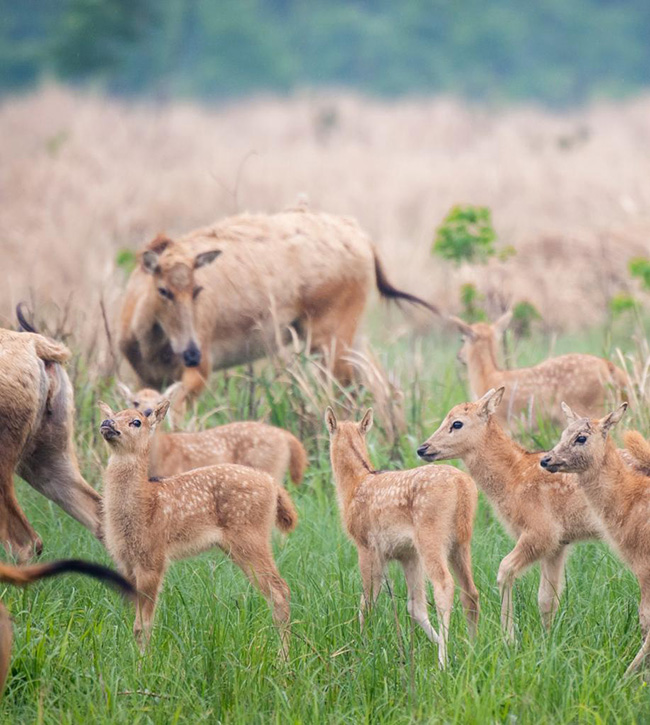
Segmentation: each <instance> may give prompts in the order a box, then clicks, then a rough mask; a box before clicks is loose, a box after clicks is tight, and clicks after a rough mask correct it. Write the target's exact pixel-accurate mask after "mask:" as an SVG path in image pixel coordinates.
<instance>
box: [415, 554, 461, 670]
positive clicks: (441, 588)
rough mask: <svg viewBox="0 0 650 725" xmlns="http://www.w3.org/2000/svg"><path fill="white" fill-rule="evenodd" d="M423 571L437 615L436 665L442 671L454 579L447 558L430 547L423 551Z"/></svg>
mask: <svg viewBox="0 0 650 725" xmlns="http://www.w3.org/2000/svg"><path fill="white" fill-rule="evenodd" d="M422 553H423V556H422V559H423V562H424V569H425V571H426V574H427V576H428V577H429V579H430V581H431V584H432V585H433V598H434V601H435V603H436V611H437V613H438V625H439V627H440V634H439V642H438V664H439V665H440V669H441V670H444V668H445V667H446V665H447V641H448V639H449V622H450V620H451V609H452V607H453V604H454V578H453V577H452V575H451V572H450V571H449V567H448V566H447V560H446V559H447V558H446V556H445V553H444V552H443V551H435V550H432V549H431V548H430V547H429V548H428V549H427V548H425V549H424V550H423V552H422Z"/></svg>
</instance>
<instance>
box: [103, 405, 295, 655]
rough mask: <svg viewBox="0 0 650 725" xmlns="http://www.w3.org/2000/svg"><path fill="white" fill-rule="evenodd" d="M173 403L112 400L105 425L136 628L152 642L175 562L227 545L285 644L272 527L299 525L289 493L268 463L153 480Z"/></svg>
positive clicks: (114, 521)
mask: <svg viewBox="0 0 650 725" xmlns="http://www.w3.org/2000/svg"><path fill="white" fill-rule="evenodd" d="M168 407H169V401H168V400H164V401H163V402H162V403H161V404H159V405H158V406H157V407H156V408H155V409H154V410H153V412H152V413H151V415H150V416H149V417H147V416H145V415H143V414H142V413H140V412H139V411H137V410H124V411H122V412H120V413H113V412H112V411H111V409H110V408H109V407H108V406H107V405H106V404H104V403H100V409H101V411H102V413H103V415H104V416H105V420H104V421H103V422H102V424H101V427H100V431H101V434H102V436H103V437H104V439H105V441H106V443H107V445H108V447H109V450H110V458H109V461H108V467H107V468H106V472H105V475H104V511H105V522H104V526H105V537H106V546H107V548H108V550H109V552H110V554H111V556H112V557H113V559H114V560H115V562H116V564H117V565H118V567H119V569H120V571H121V572H122V573H123V574H125V575H126V576H127V577H128V578H129V579H130V580H131V581H133V582H134V584H135V586H136V589H137V590H138V602H137V612H136V618H135V624H134V628H133V632H134V635H135V637H136V640H137V641H138V643H139V644H140V647H141V649H144V648H145V646H146V643H147V642H148V640H149V635H150V632H151V627H152V624H153V617H154V611H155V607H156V600H157V598H158V592H159V590H160V587H161V585H162V581H163V577H164V575H165V570H166V568H167V566H168V564H169V563H170V562H171V561H172V560H175V559H183V558H187V557H189V556H194V555H196V554H198V553H200V552H202V551H206V550H207V549H210V548H213V547H215V546H218V547H220V548H221V549H222V550H223V551H224V552H225V553H227V554H228V556H230V558H231V559H232V560H233V561H234V562H235V563H236V564H237V565H238V566H239V567H241V569H242V570H243V571H244V573H245V574H246V576H248V578H249V579H250V580H251V582H252V583H253V584H255V585H256V586H257V587H259V589H260V590H261V592H262V594H263V595H264V596H265V597H266V599H267V601H268V602H269V604H270V605H271V608H272V612H273V619H274V621H275V623H276V625H277V626H278V628H279V631H280V636H281V640H282V652H283V653H284V654H285V655H286V653H287V647H288V636H289V596H290V593H289V587H288V586H287V584H286V582H285V581H284V579H282V577H281V576H280V574H279V573H278V570H277V567H276V565H275V562H274V560H273V553H272V551H271V543H270V539H271V531H272V528H273V524H274V523H276V524H277V526H278V528H279V529H280V530H281V531H284V532H289V531H291V530H293V528H294V527H295V526H296V522H297V515H296V511H295V509H294V507H293V503H292V502H291V499H290V498H289V494H288V493H287V492H286V491H285V490H284V489H283V488H282V487H281V486H278V484H277V483H276V482H275V481H274V480H273V479H272V478H271V476H269V475H268V474H267V473H264V472H262V471H256V470H254V469H252V468H245V467H244V466H237V465H232V464H223V465H220V466H209V467H206V468H198V469H196V470H194V471H190V472H189V473H183V474H180V475H178V476H172V477H170V478H166V479H163V480H161V481H159V482H155V483H154V482H151V481H149V476H148V472H147V471H148V467H149V463H148V461H149V448H150V436H151V433H152V430H153V429H154V428H155V427H156V426H157V425H159V424H160V422H161V421H162V419H163V418H164V416H165V413H166V412H167V409H168Z"/></svg>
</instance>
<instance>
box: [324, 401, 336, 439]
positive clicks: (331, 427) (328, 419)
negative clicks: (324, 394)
mask: <svg viewBox="0 0 650 725" xmlns="http://www.w3.org/2000/svg"><path fill="white" fill-rule="evenodd" d="M325 425H326V426H327V430H328V431H329V432H330V433H334V431H335V430H336V416H335V415H334V411H333V410H332V408H331V407H330V406H329V405H328V406H327V410H326V411H325Z"/></svg>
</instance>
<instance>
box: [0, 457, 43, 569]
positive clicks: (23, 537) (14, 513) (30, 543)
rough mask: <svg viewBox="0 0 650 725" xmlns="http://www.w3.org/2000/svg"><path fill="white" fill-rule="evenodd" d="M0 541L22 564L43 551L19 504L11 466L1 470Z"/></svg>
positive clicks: (41, 544)
mask: <svg viewBox="0 0 650 725" xmlns="http://www.w3.org/2000/svg"><path fill="white" fill-rule="evenodd" d="M10 463H11V462H9V464H10ZM0 541H1V542H2V543H3V544H4V546H5V548H6V549H7V552H8V553H12V554H14V555H15V556H16V558H17V559H18V561H20V562H21V563H23V562H25V561H27V560H29V559H30V558H31V557H32V556H33V554H34V553H36V554H40V553H41V551H42V550H43V542H42V541H41V540H40V538H39V537H38V535H37V534H36V532H35V531H34V529H33V528H32V526H31V524H30V523H29V521H28V520H27V517H26V516H25V514H24V513H23V510H22V509H21V508H20V505H19V504H18V500H17V499H16V492H15V489H14V482H13V468H10V467H9V465H7V466H6V467H5V468H4V469H2V470H0Z"/></svg>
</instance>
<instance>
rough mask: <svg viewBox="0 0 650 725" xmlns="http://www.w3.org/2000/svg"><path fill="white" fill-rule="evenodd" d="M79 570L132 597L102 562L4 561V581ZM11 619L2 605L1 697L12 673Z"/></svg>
mask: <svg viewBox="0 0 650 725" xmlns="http://www.w3.org/2000/svg"><path fill="white" fill-rule="evenodd" d="M65 573H75V574H85V575H87V576H91V577H94V578H95V579H99V581H105V582H107V583H108V584H111V585H112V586H114V587H115V588H116V589H118V590H119V591H120V592H122V594H125V595H127V596H132V595H133V594H134V591H133V587H132V586H131V584H130V583H129V582H128V581H126V579H124V578H123V577H122V576H120V575H119V574H118V573H117V572H114V571H113V570H112V569H108V568H107V567H105V566H102V565H101V564H93V563H91V562H88V561H79V560H77V559H67V560H64V561H53V562H50V563H48V564H37V565H34V566H24V567H18V566H10V565H8V564H0V582H2V583H3V584H13V585H15V586H26V585H27V584H31V583H32V582H35V581H38V580H39V579H47V578H50V577H53V576H56V575H58V574H65ZM12 639H13V637H12V633H11V620H10V618H9V614H8V612H7V610H6V609H5V608H4V606H2V604H0V697H1V696H2V692H3V690H4V684H5V681H6V679H7V673H8V672H9V663H10V660H11V643H12Z"/></svg>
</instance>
